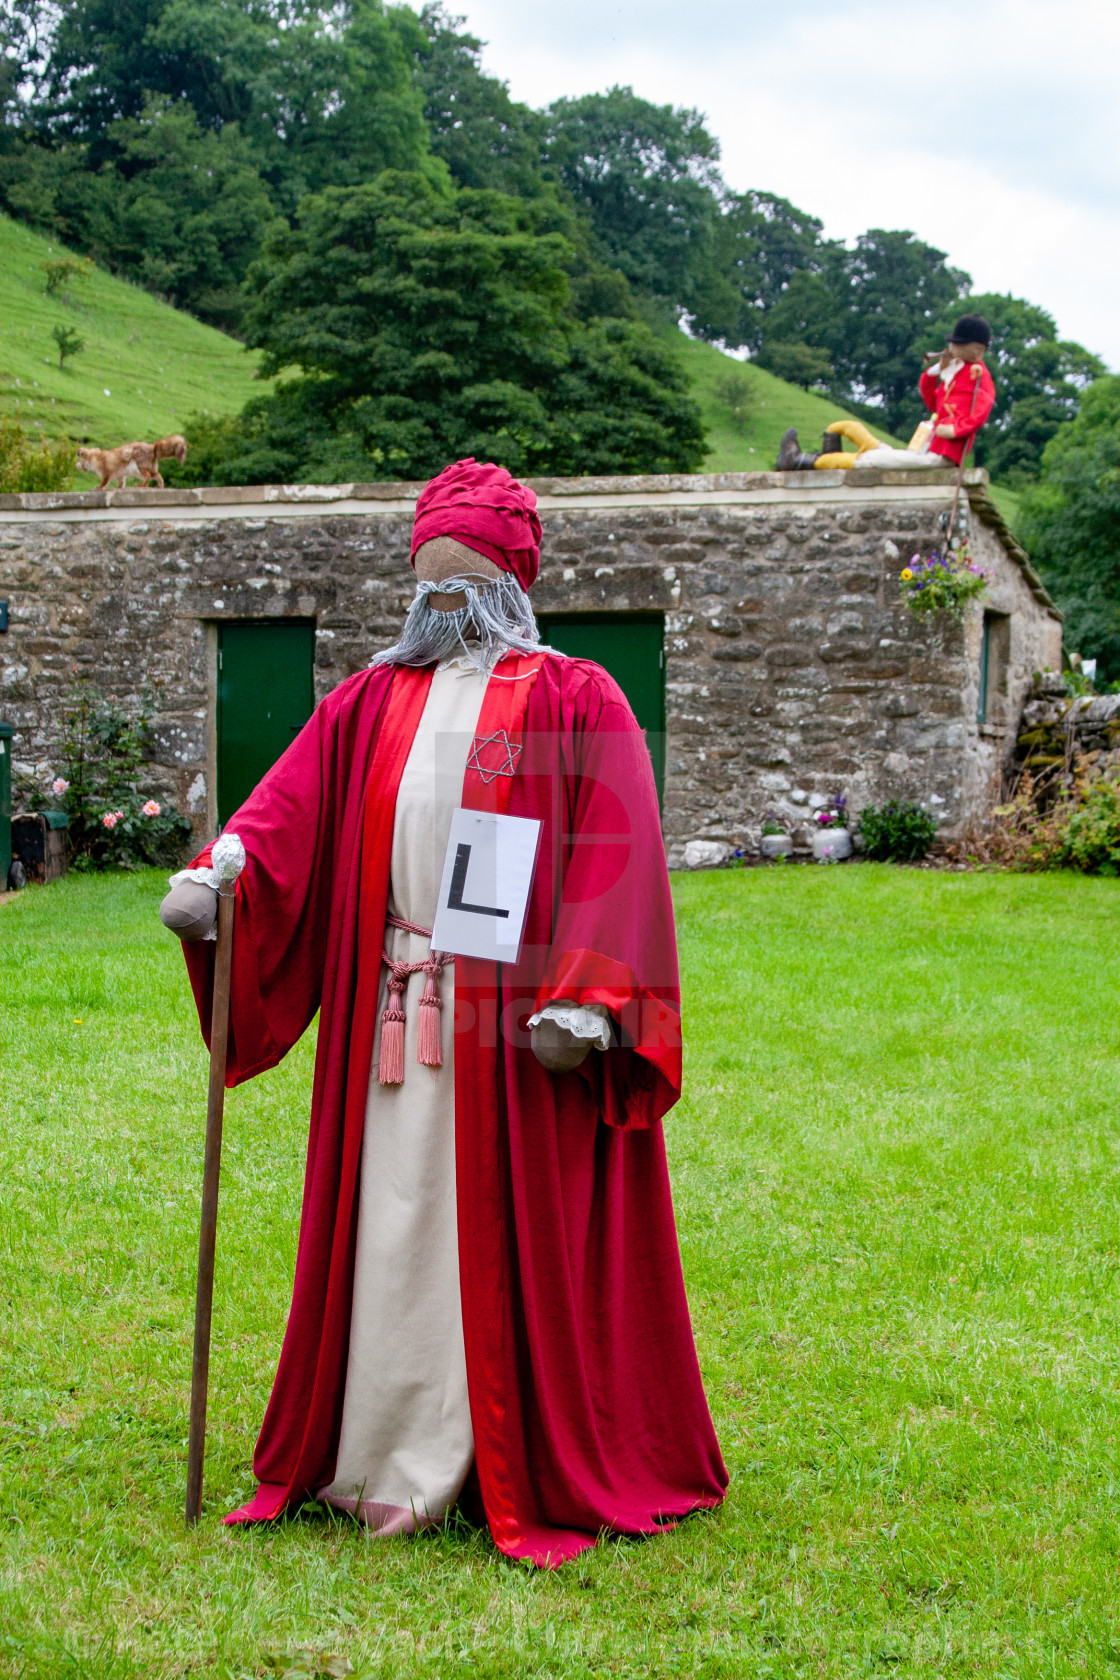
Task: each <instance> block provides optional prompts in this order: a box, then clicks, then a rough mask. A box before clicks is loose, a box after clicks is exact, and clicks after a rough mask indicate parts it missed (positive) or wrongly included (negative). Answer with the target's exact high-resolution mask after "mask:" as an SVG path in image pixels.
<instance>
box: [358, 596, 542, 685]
mask: <svg viewBox="0 0 1120 1680" xmlns="http://www.w3.org/2000/svg"><path fill="white" fill-rule="evenodd" d="M460 591H462V593H463V594H464V595H465V596H466V597H467V600H466V605H465V606H462V607H460V608H459V610H458V612H440V611H438V609H437V608H435V607H433V606H432V605H431V603H430V602H429V600H428V597H429V595H457V594H459V592H460ZM540 645H541V634H540V631H539V630H538V629H537V621H536V619H535V618H534V617H533V609H532V607H531V606H530V605H529V597H528V595H526V593H525V591H524V590H523V589H522V587H521V585H520V584H519V583H518V581H517V579H516V578H515V577H513V576H511V575H510V573H508V572H503V573H502V575H501V577H496V578H494V579H493V580H492V581H489V582H486V583H482V584H480V583H479V581H478V579H477V577H473V578H472V577H449V578H441V579H440V580H439V581H438V582H436V583H430V582H426V583H417V585H416V598H415V600H414V601H413V603H412V605H411V606H410V607H409V609H408V616H407V618H406V619H405V621H404V629H403V630H402V632H401V637H400V640H399V641H398V642H396V643H394V645H393V646H392V647H391V648H386V649H385V652H384V653H379V654H378V655H377V657H376V658H375V659H371V660H370V664H371V665H432V664H435V663H436V662H438V661H439V660H441V659H447V658H448V657H449V656H452V655H455V654H458V655H460V656H462V657H464V658H466V659H467V660H469V662H470V663H471V664H472V665H473V666H474V667H475V669H476V670H478V671H479V672H481V673H483V674H485V673H486V672H488V671H490V670H491V669H492V668H493V667H494V666H495V665H496V664H497V662H498V660H499V659H501V658H502V656H503V655H504V654H507V653H537V652H539V650H540Z"/></svg>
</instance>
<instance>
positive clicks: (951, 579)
mask: <svg viewBox="0 0 1120 1680" xmlns="http://www.w3.org/2000/svg"><path fill="white" fill-rule="evenodd" d="M899 582H900V584H901V586H902V599H903V600H904V601H905V602H906V605H907V606H908V607H909V608H910V611H911V612H912V613H916V614H917V615H918V616H919V617H922V618H924V617H929V616H932V615H933V614H936V613H944V614H946V616H947V617H949V618H960V617H961V615H962V614H963V612H964V609H965V607H966V606H967V605H968V603H969V601H974V600H975V599H976V597H977V596H978V595H982V594H983V593H984V591H985V589H987V587H988V574H987V572H984V571H981V569H980V567H979V566H974V565H973V564H972V561H971V559H970V557H969V551H968V544H967V543H964V544H962V545H961V547H960V548H955V549H950V550H949V551H948V553H946V554H931V555H930V556H929V557H928V559H923V558H922V556H921V555H920V554H915V555H912V556H911V559H910V564H909V565H908V566H904V567H903V568H902V572H901V574H900V577H899Z"/></svg>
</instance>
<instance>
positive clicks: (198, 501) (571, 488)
mask: <svg viewBox="0 0 1120 1680" xmlns="http://www.w3.org/2000/svg"><path fill="white" fill-rule="evenodd" d="M526 482H527V483H528V484H529V485H530V486H531V487H532V488H533V489H534V490H535V491H536V493H537V505H538V507H540V508H542V509H544V510H546V511H548V510H551V509H554V508H572V507H581V508H610V507H642V506H661V507H666V506H668V507H697V506H704V507H711V506H713V505H720V504H725V505H736V504H744V503H745V504H751V503H757V504H759V505H765V504H767V503H774V502H821V501H842V502H844V503H848V504H850V503H852V502H858V501H876V502H878V501H942V500H944V498H945V496H946V492H947V491H951V490H952V488H953V486H954V485H955V484H956V473H955V472H953V471H951V470H950V471H946V472H940V471H937V470H935V469H933V468H922V467H918V468H915V469H914V470H912V471H908V470H906V469H901V470H891V471H885V472H872V471H870V470H864V471H858V470H856V469H851V470H849V471H845V472H796V473H778V472H752V473H665V474H658V475H653V474H649V475H640V474H635V475H633V476H630V477H618V478H530V479H528V480H526ZM964 482H965V484H966V485H967V486H968V487H969V489H970V490H971V489H974V488H978V487H980V486H982V485H986V484H987V482H988V475H987V473H986V472H984V471H983V470H982V469H978V468H972V469H970V470H969V471H968V472H966V473H965V475H964ZM423 488H424V486H423V483H412V482H405V481H388V482H382V483H374V484H252V485H245V486H222V487H219V488H216V489H212V490H141V489H132V490H75V491H43V492H36V493H34V494H28V495H20V496H14V495H13V496H0V522H3V523H4V524H13V523H21V522H24V521H26V518H27V515H28V514H31V515H32V516H35V517H38V518H44V517H50V518H54V519H59V518H62V519H67V520H75V521H78V522H81V521H82V520H84V519H93V520H106V519H108V520H112V519H121V518H125V519H135V517H136V514H137V511H138V510H141V509H142V510H143V511H144V512H150V513H157V512H158V514H159V515H160V517H161V518H163V519H184V518H186V519H198V518H203V519H244V518H259V517H265V518H277V517H285V518H288V517H291V516H292V515H296V516H298V515H299V514H301V513H308V514H315V513H319V512H321V511H322V510H323V509H324V508H328V507H329V508H330V510H331V512H332V513H364V514H370V513H411V512H412V511H413V508H414V507H415V505H416V499H417V497H418V496H419V494H420V492H421V490H422V489H423ZM838 491H839V492H840V494H839V495H837V492H838ZM203 510H205V511H203Z"/></svg>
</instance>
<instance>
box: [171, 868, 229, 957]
mask: <svg viewBox="0 0 1120 1680" xmlns="http://www.w3.org/2000/svg"><path fill="white" fill-rule="evenodd" d="M184 881H193V882H194V884H195V885H196V886H199V887H213V889H214V891H215V892H217V890H218V874H217V870H214V869H210V868H208V867H207V866H206V865H205V864H204V865H203V866H202V867H201V868H198V869H180V870H179V872H178V874H177V875H169V876H168V878H167V884H168V886H169V887H171V888H172V889H174V888H175V887H181V886H182V884H183V882H184ZM217 937H218V923H217V919H216V918H215V921H214V926H213V927H212V928H211V929H210V932H209V933H207V934H204V935H203V941H202V942H203V944H205V942H206V940H207V939H217Z"/></svg>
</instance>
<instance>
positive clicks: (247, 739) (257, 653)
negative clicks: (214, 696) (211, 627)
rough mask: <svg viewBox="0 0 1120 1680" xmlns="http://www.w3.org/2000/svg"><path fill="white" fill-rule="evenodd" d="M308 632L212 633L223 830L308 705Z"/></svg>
mask: <svg viewBox="0 0 1120 1680" xmlns="http://www.w3.org/2000/svg"><path fill="white" fill-rule="evenodd" d="M314 661H315V626H314V624H309V623H307V622H306V621H303V620H295V621H293V620H291V619H286V620H281V621H279V622H278V621H277V620H275V619H266V620H257V621H256V622H255V623H252V624H220V625H219V626H218V824H219V827H224V826H225V824H226V823H227V822H228V821H229V819H230V817H231V816H232V815H233V813H234V811H236V810H237V807H238V806H239V805H241V804H243V802H244V801H245V800H246V799H247V798H248V796H249V794H251V793H252V791H253V789H254V788H255V787H256V785H257V783H258V782H259V781H260V779H261V777H262V776H263V775H264V773H265V771H266V770H269V769H271V767H272V765H274V764H275V763H276V760H277V759H278V758H279V757H280V754H281V753H282V752H283V751H284V749H285V748H286V747H289V746H290V745H291V743H292V741H293V740H294V739H295V737H296V735H297V733H298V732H299V730H300V729H302V727H303V725H304V724H305V723H306V722H307V720H308V718H309V717H310V716H311V713H312V710H313V709H314V705H315V695H314V683H313V677H312V670H313V666H314Z"/></svg>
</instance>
